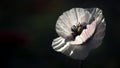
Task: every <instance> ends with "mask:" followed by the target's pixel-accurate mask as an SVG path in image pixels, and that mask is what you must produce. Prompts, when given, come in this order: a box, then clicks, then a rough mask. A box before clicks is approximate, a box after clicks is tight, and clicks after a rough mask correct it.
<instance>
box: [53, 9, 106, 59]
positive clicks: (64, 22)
mask: <svg viewBox="0 0 120 68" xmlns="http://www.w3.org/2000/svg"><path fill="white" fill-rule="evenodd" d="M105 28H106V24H105V19H104V17H103V14H102V10H101V9H99V8H86V9H83V8H72V9H70V10H68V11H66V12H64V13H63V14H62V15H61V16H60V17H59V18H58V20H57V23H56V32H57V34H58V35H59V37H58V38H55V39H54V40H53V42H52V47H53V49H54V50H55V51H57V52H61V53H63V54H64V55H67V56H70V57H72V58H74V59H79V60H83V59H85V58H86V57H87V56H88V53H89V52H90V51H91V50H92V49H94V48H97V47H98V46H100V45H101V43H102V40H103V38H104V35H105Z"/></svg>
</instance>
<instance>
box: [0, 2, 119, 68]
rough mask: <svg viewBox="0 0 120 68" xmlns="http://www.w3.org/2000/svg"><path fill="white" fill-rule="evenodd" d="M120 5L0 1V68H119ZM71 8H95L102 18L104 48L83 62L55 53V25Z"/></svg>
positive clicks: (108, 3) (97, 50) (91, 53)
mask: <svg viewBox="0 0 120 68" xmlns="http://www.w3.org/2000/svg"><path fill="white" fill-rule="evenodd" d="M119 6H120V3H119V1H116V0H113V1H110V0H108V1H107V0H98V1H97V0H96V1H95V0H91V1H88V0H80V1H79V0H3V1H0V56H1V58H0V62H1V65H0V66H1V68H79V67H80V66H81V65H82V66H81V67H82V68H119V67H120V45H119V39H120V27H119V26H120V19H119V18H120V17H119V16H120V8H119ZM73 7H82V8H88V7H98V8H101V9H102V10H103V14H104V16H105V21H106V24H107V27H106V36H105V38H104V40H103V44H102V45H101V46H100V47H98V48H97V49H94V50H92V51H91V52H90V54H89V56H88V57H87V58H86V59H85V60H84V61H83V62H82V64H81V65H80V61H78V60H74V59H71V58H69V57H67V56H65V55H62V54H61V53H57V52H55V51H54V50H53V49H52V47H51V42H52V40H53V39H54V38H56V37H57V34H56V32H55V23H56V21H57V18H58V17H59V16H60V15H61V14H62V13H63V12H64V11H66V10H69V9H71V8H73Z"/></svg>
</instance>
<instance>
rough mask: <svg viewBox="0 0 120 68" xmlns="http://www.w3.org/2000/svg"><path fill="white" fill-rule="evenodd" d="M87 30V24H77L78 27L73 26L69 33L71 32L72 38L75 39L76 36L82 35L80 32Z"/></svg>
mask: <svg viewBox="0 0 120 68" xmlns="http://www.w3.org/2000/svg"><path fill="white" fill-rule="evenodd" d="M86 28H87V24H86V23H84V24H80V23H79V24H78V25H76V26H75V25H73V26H72V27H71V31H72V36H73V38H74V39H75V37H76V36H77V35H80V34H81V33H82V31H83V30H84V29H86Z"/></svg>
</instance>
